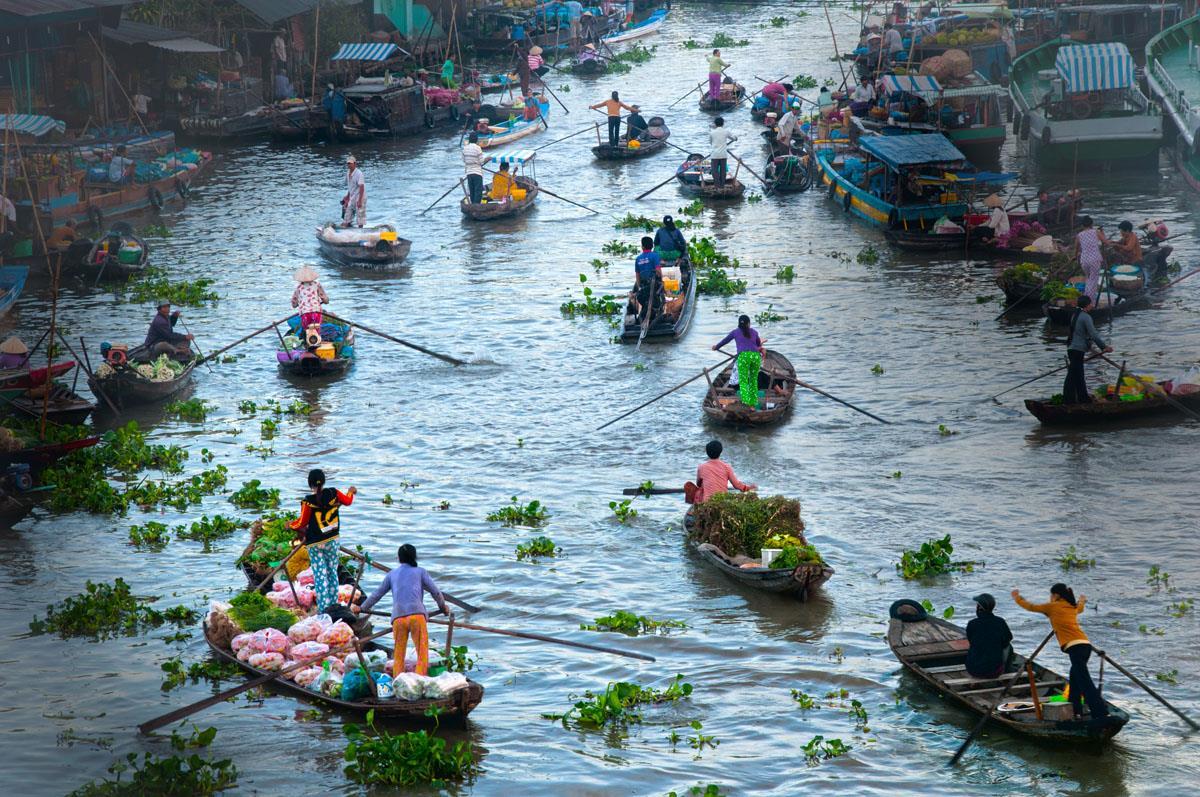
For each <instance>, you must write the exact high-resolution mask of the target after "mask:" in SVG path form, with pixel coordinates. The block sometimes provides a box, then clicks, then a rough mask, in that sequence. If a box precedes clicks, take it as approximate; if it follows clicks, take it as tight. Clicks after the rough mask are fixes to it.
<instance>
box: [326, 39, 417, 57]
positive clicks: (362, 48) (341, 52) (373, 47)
mask: <svg viewBox="0 0 1200 797" xmlns="http://www.w3.org/2000/svg"><path fill="white" fill-rule="evenodd" d="M399 49H400V48H399V47H397V46H396V45H394V44H392V43H391V42H382V43H369V44H343V45H342V46H341V47H339V48H338V51H337V52H336V53H334V54H333V58H330V59H329V60H330V61H386V60H387V59H389V58H391V57H392V55H393V54H395V52H396V51H397V50H399Z"/></svg>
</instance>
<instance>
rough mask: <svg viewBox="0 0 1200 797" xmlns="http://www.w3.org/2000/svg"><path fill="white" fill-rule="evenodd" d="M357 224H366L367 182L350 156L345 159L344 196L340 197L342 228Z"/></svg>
mask: <svg viewBox="0 0 1200 797" xmlns="http://www.w3.org/2000/svg"><path fill="white" fill-rule="evenodd" d="M355 222H357V224H358V226H359V227H362V226H364V225H365V224H366V223H367V181H366V178H364V177H363V173H362V169H360V168H358V161H357V160H355V158H354V156H353V155H351V156H350V157H349V158H346V196H344V197H342V226H343V227H350V226H351V225H353V224H354V223H355Z"/></svg>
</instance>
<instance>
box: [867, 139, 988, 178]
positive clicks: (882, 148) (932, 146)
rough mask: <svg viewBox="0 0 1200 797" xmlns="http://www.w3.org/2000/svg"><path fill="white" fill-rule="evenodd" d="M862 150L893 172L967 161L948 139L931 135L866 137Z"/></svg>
mask: <svg viewBox="0 0 1200 797" xmlns="http://www.w3.org/2000/svg"><path fill="white" fill-rule="evenodd" d="M858 146H859V149H861V150H863V151H864V152H867V153H870V154H871V155H873V156H874V157H875V158H877V159H878V160H881V161H883V162H884V163H886V164H887V165H888V166H889V167H891V168H892V169H899V168H900V167H901V166H916V165H918V164H922V163H954V162H956V161H965V160H966V159H967V157H966V156H965V155H963V154H962V153H961V152H959V151H958V148H957V147H955V146H954V145H953V144H951V143H950V142H949V141H948V140H947V139H946V137H945V136H943V135H941V134H940V133H929V134H922V135H912V136H863V137H862V138H860V139H859V141H858Z"/></svg>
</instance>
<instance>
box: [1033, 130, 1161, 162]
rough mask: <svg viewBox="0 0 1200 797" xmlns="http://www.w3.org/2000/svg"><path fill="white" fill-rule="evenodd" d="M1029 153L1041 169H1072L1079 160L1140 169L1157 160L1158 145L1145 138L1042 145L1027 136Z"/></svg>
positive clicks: (1035, 139) (1039, 140)
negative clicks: (1138, 167) (1143, 165)
mask: <svg viewBox="0 0 1200 797" xmlns="http://www.w3.org/2000/svg"><path fill="white" fill-rule="evenodd" d="M1029 147H1030V153H1031V154H1032V155H1033V157H1034V158H1036V159H1037V162H1038V164H1039V165H1040V166H1042V167H1043V168H1048V169H1073V168H1075V163H1076V161H1078V162H1079V163H1080V164H1081V165H1082V164H1085V163H1090V164H1094V163H1099V162H1104V163H1110V164H1114V165H1117V166H1120V167H1125V166H1139V165H1142V164H1145V163H1153V162H1155V161H1157V160H1158V148H1159V142H1157V141H1146V140H1144V139H1133V140H1117V139H1110V140H1107V141H1089V142H1086V143H1082V144H1075V143H1067V144H1044V143H1042V141H1041V139H1038V138H1035V137H1034V136H1030V137H1029Z"/></svg>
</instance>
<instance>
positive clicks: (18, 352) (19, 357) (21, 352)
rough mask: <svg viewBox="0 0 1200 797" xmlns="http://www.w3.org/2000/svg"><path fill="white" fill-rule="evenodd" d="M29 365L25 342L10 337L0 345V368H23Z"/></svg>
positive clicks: (15, 337)
mask: <svg viewBox="0 0 1200 797" xmlns="http://www.w3.org/2000/svg"><path fill="white" fill-rule="evenodd" d="M28 364H29V347H28V346H26V345H25V341H23V340H21V339H20V338H18V337H17V336H16V335H12V336H10V337H8V338H7V339H5V341H4V342H3V343H0V368H3V369H6V370H7V369H11V368H24V367H25V366H26V365H28Z"/></svg>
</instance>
